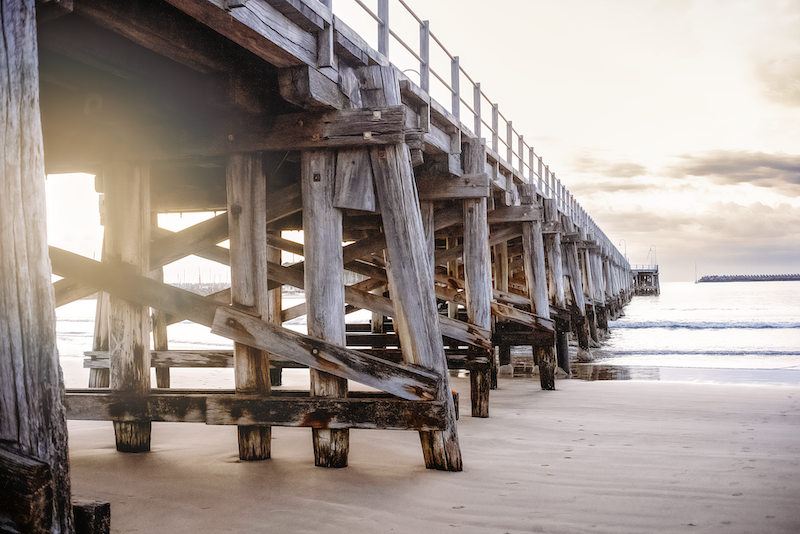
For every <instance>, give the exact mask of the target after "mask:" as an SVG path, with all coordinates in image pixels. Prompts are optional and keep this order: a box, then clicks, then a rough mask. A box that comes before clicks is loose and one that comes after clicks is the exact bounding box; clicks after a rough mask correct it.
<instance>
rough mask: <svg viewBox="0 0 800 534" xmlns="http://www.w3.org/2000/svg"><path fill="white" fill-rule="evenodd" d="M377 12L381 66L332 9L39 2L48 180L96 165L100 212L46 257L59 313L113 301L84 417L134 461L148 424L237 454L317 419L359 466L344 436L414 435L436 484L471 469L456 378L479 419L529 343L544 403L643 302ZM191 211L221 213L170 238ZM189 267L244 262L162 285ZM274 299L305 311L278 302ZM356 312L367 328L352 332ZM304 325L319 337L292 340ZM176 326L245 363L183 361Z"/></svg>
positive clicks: (215, 354) (94, 356)
mask: <svg viewBox="0 0 800 534" xmlns="http://www.w3.org/2000/svg"><path fill="white" fill-rule="evenodd" d="M45 4H49V5H50V6H49V8H47V9H45V8H44V6H45ZM54 5H57V6H58V9H55V8H54V7H53V6H54ZM379 5H380V12H381V13H380V16H379V17H377V18H378V19H380V21H381V23H380V33H379V35H380V36H381V39H380V40H379V42H380V43H381V45H380V47H379V50H373V49H372V48H371V47H370V46H369V45H367V44H366V43H365V42H364V41H363V39H362V38H361V37H360V36H359V35H358V33H356V32H355V31H353V30H352V29H350V28H349V27H347V25H346V24H345V23H344V22H342V21H341V20H339V19H338V18H336V16H335V15H334V14H333V13H332V11H331V8H330V6H329V5H328V3H325V2H317V1H316V0H299V1H294V0H292V1H288V0H250V1H249V2H242V3H233V4H232V3H230V2H228V3H223V4H220V3H218V2H212V1H210V0H193V1H185V0H165V1H152V2H130V3H114V2H102V1H100V0H73V1H72V2H71V3H68V2H63V3H62V2H53V1H50V2H44V1H42V2H41V6H42V7H43V9H42V13H45V12H47V14H48V16H47V17H46V19H45V18H43V19H42V20H43V25H42V27H41V29H40V31H39V39H40V42H42V43H43V47H44V50H43V52H42V58H43V61H42V67H41V69H42V72H43V73H44V74H45V75H46V76H45V77H46V79H47V84H46V85H45V87H44V88H43V91H42V94H43V104H42V109H43V110H44V111H43V116H44V119H43V120H44V124H45V128H44V132H45V140H46V146H47V147H48V151H47V153H45V162H46V164H47V170H48V172H53V173H55V172H68V171H69V172H72V171H84V172H92V173H94V174H96V175H97V176H98V178H97V185H98V187H99V188H100V189H101V190H102V191H103V192H104V195H105V216H104V218H105V226H106V229H105V230H106V244H107V247H106V249H105V252H104V255H103V258H102V261H101V262H94V261H92V260H88V259H86V258H81V257H77V256H75V255H73V254H70V253H67V252H65V251H61V250H58V249H52V250H51V258H52V262H53V266H54V271H55V272H56V273H58V274H61V275H63V276H64V277H65V278H64V280H60V281H59V282H57V283H56V284H55V293H56V303H57V304H59V305H61V304H65V303H67V302H70V301H72V300H74V299H77V298H82V297H84V296H87V295H89V294H91V293H92V292H94V291H96V290H101V291H104V292H107V293H108V294H109V295H110V297H109V304H108V305H106V304H105V301H104V300H103V298H100V299H99V300H98V306H97V309H98V313H97V328H96V335H95V341H94V344H93V347H91V348H92V349H93V350H91V351H88V354H87V356H88V358H87V360H86V365H87V366H88V367H90V368H91V369H92V371H91V378H90V384H89V385H90V389H88V390H81V391H72V392H69V393H68V397H67V399H68V409H69V412H68V413H69V416H70V417H73V418H83V419H94V420H111V421H113V422H114V426H115V429H116V430H117V444H118V448H119V449H120V450H122V451H131V452H133V451H143V450H148V448H149V439H150V432H149V430H150V428H151V423H152V422H153V421H186V422H189V421H192V422H205V423H207V424H228V425H236V426H237V427H238V428H239V432H238V436H239V454H240V458H242V459H247V460H263V459H267V458H269V457H270V455H271V451H270V428H271V427H272V426H274V425H286V426H304V427H309V428H311V429H312V432H311V434H312V439H313V442H314V451H315V453H314V454H315V463H316V464H317V465H320V466H327V467H343V466H345V465H347V461H348V458H347V457H348V448H349V429H350V428H393V429H404V430H416V431H419V432H420V439H421V443H422V448H423V457H424V460H425V464H426V466H427V467H429V468H436V469H442V470H450V471H458V470H460V469H462V459H461V451H460V446H459V439H458V438H459V437H458V431H457V422H456V419H457V413H456V408H455V405H454V400H453V395H452V393H451V391H450V388H449V383H448V376H449V372H448V371H449V370H456V369H466V370H468V372H469V374H470V382H471V386H472V387H471V412H472V415H473V416H475V417H487V416H489V415H490V395H489V392H490V389H491V388H492V387H497V386H498V383H497V377H496V363H497V362H496V356H495V349H497V352H498V354H499V363H500V364H501V365H508V364H510V363H512V359H511V347H512V346H514V345H522V346H528V347H530V348H531V351H532V354H533V359H534V361H535V362H536V364H537V365H538V368H539V374H540V384H541V387H542V388H544V389H548V390H550V389H554V388H555V384H556V380H555V378H556V371H557V367H561V368H562V369H563V370H564V371H566V372H567V373H569V371H570V362H569V354H568V337H569V336H570V335H572V332H574V333H575V335H576V337H577V338H578V342H579V345H580V348H581V349H582V351H588V350H589V348H590V347H591V345H592V343H593V341H592V340H594V342H595V343H596V342H598V341H599V340H600V339H601V338H602V335H603V334H602V332H603V330H604V329H606V328H607V319H606V318H607V317H611V318H614V317H616V315H617V314H618V313H619V312H620V310H621V306H622V305H624V303H625V302H627V299H628V298H629V296H630V276H629V266H628V265H627V262H625V261H624V259H622V258H621V256H620V255H619V253H618V251H616V249H615V248H614V247H613V246H612V245H611V244H610V242H609V240H608V239H607V238H606V237H605V236H604V235H603V234H602V232H600V231H599V228H597V227H596V226H595V225H594V223H593V221H591V219H590V218H589V217H588V215H587V214H586V213H585V212H584V211H583V210H582V208H580V206H579V205H578V204H577V202H576V201H575V200H574V198H572V196H571V195H570V194H569V192H568V191H567V190H566V188H565V187H564V186H563V185H562V184H561V182H560V181H559V180H557V179H556V177H555V175H554V174H553V173H552V172H551V171H550V169H549V166H547V165H544V164H543V162H542V159H541V157H539V156H537V155H536V154H535V153H534V151H533V148H532V147H530V146H528V145H527V144H526V143H525V141H524V139H523V137H522V136H521V135H519V134H518V133H517V131H516V130H515V129H514V127H513V125H512V123H511V121H510V120H508V119H506V118H505V117H503V116H502V115H501V114H500V112H499V106H498V105H497V104H494V103H491V102H489V104H490V109H491V114H492V120H491V126H490V127H489V130H490V132H489V133H486V132H483V131H482V128H483V126H484V125H485V126H487V127H488V123H484V122H483V119H482V117H481V115H480V109H481V105H482V103H483V105H485V102H483V101H484V100H486V97H485V95H484V94H483V93H482V91H481V90H480V86H479V85H478V84H475V85H474V86H473V91H472V96H473V102H472V104H471V107H470V106H467V107H469V108H470V109H471V110H472V111H473V115H474V116H473V119H474V120H473V121H470V122H471V124H469V125H467V124H465V123H464V122H462V118H461V111H462V104H464V103H465V101H464V96H463V95H462V94H461V92H460V87H461V85H460V83H461V79H462V77H463V76H462V75H463V74H464V71H463V69H462V68H461V67H460V62H459V60H458V58H455V57H451V59H452V72H451V73H450V84H449V85H448V86H447V89H448V90H449V91H451V93H452V99H451V102H450V103H449V104H450V107H449V108H445V107H444V106H442V105H441V104H439V103H438V102H436V101H435V100H434V99H432V98H431V96H430V92H431V87H430V84H431V83H433V82H434V80H435V79H439V80H441V79H442V78H441V77H440V76H439V75H435V76H431V74H436V73H435V72H434V71H433V70H432V69H431V65H429V64H428V57H429V56H428V55H429V52H430V50H429V48H430V47H431V46H432V44H433V40H432V37H431V34H430V28H429V27H427V25H423V26H422V27H421V32H420V37H421V42H420V50H419V58H420V59H421V64H420V71H419V73H420V75H419V82H420V83H419V84H415V83H414V82H413V81H412V80H411V79H409V78H408V77H406V76H405V75H404V74H403V72H401V71H400V70H399V69H398V68H396V67H395V66H393V65H391V64H390V62H389V58H388V52H389V48H388V40H389V37H390V35H391V34H390V32H389V12H388V2H383V1H382V2H380V4H379ZM50 8H53V9H50ZM445 52H446V51H445ZM448 54H449V52H448ZM445 85H447V83H445ZM503 123H505V124H503ZM501 144H503V145H505V150H502V149H501ZM183 211H223V212H224V213H222V214H221V215H216V216H215V217H213V218H211V219H209V220H207V221H205V222H203V223H199V224H197V225H195V226H193V227H191V228H188V229H186V230H183V231H180V232H175V233H173V232H169V231H166V230H164V229H161V228H158V226H157V220H158V219H157V214H158V213H170V212H172V213H175V212H183ZM285 230H303V232H304V243H303V244H298V243H294V242H291V241H288V240H286V239H284V238H283V237H282V235H281V233H282V232H283V231H285ZM226 239H230V249H226V248H223V247H221V246H219V244H220V243H221V242H223V241H224V240H226ZM346 242H347V243H348V244H347V245H344V243H346ZM281 251H287V252H291V253H293V254H298V255H302V256H303V257H304V261H303V262H301V263H297V264H294V265H282V264H281V261H280V254H281ZM492 252H493V254H494V261H492ZM191 254H195V255H197V256H200V257H203V258H207V259H210V260H212V261H216V262H218V263H220V264H222V265H228V266H230V269H231V287H230V288H229V289H226V290H224V291H220V292H218V293H216V294H214V295H211V296H208V297H201V296H199V295H194V294H191V293H188V292H185V291H182V290H179V289H177V288H174V287H172V286H169V285H168V284H165V283H164V282H163V278H161V275H160V272H161V271H160V270H161V268H162V267H163V266H164V265H167V264H169V263H171V262H173V261H176V260H178V259H180V258H183V257H186V256H188V255H191ZM344 271H350V272H352V273H356V274H358V275H360V276H361V277H362V278H363V279H362V280H361V281H359V282H358V283H354V284H352V285H345V281H344V280H345V277H344V275H343V273H344ZM148 277H149V278H148ZM283 286H291V287H294V288H297V289H300V290H303V291H305V297H306V301H305V302H304V303H303V304H300V305H297V306H294V307H292V308H290V309H286V310H281V302H280V295H281V288H282V287H283ZM357 308H358V309H365V310H368V311H370V312H372V314H373V315H372V317H373V318H372V321H371V324H370V325H350V326H349V329H348V327H347V326H346V324H345V314H346V313H347V312H349V311H351V310H353V309H357ZM150 310H152V321H151V319H150V317H151V315H150ZM302 315H306V316H307V325H308V334H307V335H300V334H297V333H295V332H292V331H289V330H288V329H284V328H282V326H281V323H282V322H283V321H287V320H290V319H293V318H297V317H300V316H302ZM180 320H190V321H194V322H196V323H199V324H202V325H205V326H207V327H209V328H210V329H211V331H212V332H213V333H215V334H219V335H222V336H225V337H227V338H229V339H230V340H231V341H232V342H233V350H227V351H174V350H170V347H169V346H168V342H167V336H166V329H167V325H168V324H174V323H175V322H176V321H180ZM151 322H152V333H153V345H152V352H151V346H150V340H149V337H148V336H149V332H150V329H151ZM583 354H586V352H584V353H583ZM151 366H154V367H156V377H157V386H158V388H156V389H153V390H151V388H150V374H149V373H150V367H151ZM179 366H198V367H214V366H218V367H233V368H234V376H235V380H234V384H233V387H234V389H233V390H232V391H227V392H218V391H193V392H191V393H187V392H179V391H174V390H170V389H169V368H170V367H179ZM284 367H304V368H309V372H310V376H311V383H310V386H309V389H308V390H307V391H301V392H292V391H286V390H284V389H280V388H278V386H279V385H280V372H281V369H282V368H284ZM109 369H110V372H109V371H108V370H109ZM109 374H110V380H109V379H107V378H106V377H108V376H109ZM349 380H353V381H357V382H360V383H363V384H365V385H368V386H371V387H374V388H376V389H377V390H379V391H380V392H381V393H374V394H373V393H369V394H362V393H354V392H351V391H349V386H348V381H349ZM109 383H110V387H104V386H108V385H109ZM273 386H275V387H274V388H273ZM101 388H102V389H101Z"/></svg>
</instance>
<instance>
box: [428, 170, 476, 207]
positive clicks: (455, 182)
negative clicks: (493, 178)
mask: <svg viewBox="0 0 800 534" xmlns="http://www.w3.org/2000/svg"><path fill="white" fill-rule="evenodd" d="M417 191H418V193H419V198H420V200H424V201H434V200H451V199H459V198H488V197H489V196H490V195H491V191H490V189H489V176H488V175H486V174H483V173H479V174H462V175H461V176H457V177H453V178H450V177H445V176H431V175H428V176H425V177H420V178H417Z"/></svg>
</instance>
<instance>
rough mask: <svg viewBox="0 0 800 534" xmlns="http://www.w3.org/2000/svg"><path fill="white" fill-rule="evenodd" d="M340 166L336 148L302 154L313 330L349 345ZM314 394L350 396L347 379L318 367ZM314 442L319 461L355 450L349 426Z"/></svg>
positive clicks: (324, 432)
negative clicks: (337, 202) (338, 203)
mask: <svg viewBox="0 0 800 534" xmlns="http://www.w3.org/2000/svg"><path fill="white" fill-rule="evenodd" d="M335 169H336V155H335V154H334V153H333V151H324V150H321V151H304V152H302V154H301V156H300V181H301V184H302V188H303V232H304V246H303V251H304V256H305V262H304V287H305V292H306V308H307V325H308V333H309V335H311V336H313V337H315V338H318V339H323V340H325V341H328V342H330V343H333V344H335V345H339V346H344V344H345V320H344V303H345V298H344V278H343V267H342V246H341V243H342V213H341V211H339V210H338V209H337V208H335V207H334V193H335V185H334V172H335ZM311 394H312V396H315V397H340V398H341V397H346V396H347V380H345V379H342V378H339V377H336V376H334V375H329V374H327V373H323V372H320V371H317V370H315V369H312V370H311ZM313 442H314V463H315V465H317V466H320V467H345V466H347V456H348V452H349V449H350V434H349V432H348V430H347V429H321V428H319V429H314V431H313Z"/></svg>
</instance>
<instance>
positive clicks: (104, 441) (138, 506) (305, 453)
mask: <svg viewBox="0 0 800 534" xmlns="http://www.w3.org/2000/svg"><path fill="white" fill-rule="evenodd" d="M450 380H451V386H452V387H453V388H454V389H456V390H457V391H459V393H460V394H461V395H462V399H465V398H468V395H469V378H468V377H462V376H456V377H451V379H450ZM556 388H557V389H556V391H542V390H541V389H540V387H539V384H538V380H530V379H515V378H501V379H500V388H499V389H498V390H494V391H492V393H491V396H492V401H491V408H490V417H489V418H488V419H479V418H473V417H470V415H469V406H468V405H469V402H462V403H461V409H460V411H461V419H460V420H459V422H458V428H459V439H460V442H461V448H462V452H463V455H464V471H463V472H462V473H444V472H438V471H430V470H426V469H425V468H424V463H423V460H422V452H421V449H420V447H419V438H418V436H417V435H416V432H397V431H394V432H393V431H376V430H357V431H351V456H350V461H349V467H347V468H344V469H324V468H317V467H314V459H313V452H312V447H311V437H310V436H311V432H310V431H309V430H308V429H302V428H278V427H276V428H274V429H273V436H274V440H273V458H272V459H271V460H267V461H263V462H254V463H248V462H240V461H239V460H238V457H237V445H236V429H235V427H227V426H226V427H219V426H216V427H215V426H206V425H202V424H188V423H154V424H153V449H152V452H150V453H141V454H123V453H118V452H116V450H115V449H114V437H113V430H112V427H111V424H110V423H108V422H94V421H70V422H69V432H70V455H71V460H70V461H71V465H72V477H73V493H74V494H75V495H78V496H80V497H83V498H92V499H102V500H108V501H110V502H111V503H112V504H111V510H112V511H111V525H112V532H116V533H123V532H135V531H147V532H172V533H182V532H186V533H189V532H192V533H196V532H223V531H231V532H264V531H270V532H321V531H325V532H330V533H339V532H342V533H344V532H347V533H350V532H395V533H405V532H408V533H411V532H432V533H439V532H468V533H486V532H488V533H498V534H502V533H512V532H548V533H574V532H588V531H591V532H600V533H608V534H612V533H613V534H624V533H640V532H648V533H659V532H664V533H668V532H669V533H671V532H683V531H693V532H698V531H701V530H702V531H703V532H720V533H722V532H725V533H742V534H744V533H752V532H771V533H787V534H788V533H794V532H798V531H800V509H798V507H797V506H796V503H797V502H798V500H800V442H798V441H797V439H796V438H797V436H798V435H800V387H794V386H786V387H772V388H765V387H760V388H753V387H748V386H742V385H719V386H715V387H713V388H708V387H701V386H700V385H698V384H691V383H674V382H659V383H646V382H644V381H635V380H631V381H605V382H601V381H597V382H589V381H584V380H559V381H558V382H557V385H556ZM121 481H124V483H123V484H120V482H121Z"/></svg>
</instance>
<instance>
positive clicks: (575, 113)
mask: <svg viewBox="0 0 800 534" xmlns="http://www.w3.org/2000/svg"><path fill="white" fill-rule="evenodd" d="M346 1H349V0H335V2H336V3H335V4H334V10H336V9H337V7H339V5H338V4H343V3H344V2H346ZM405 1H406V3H407V4H408V5H409V7H411V9H412V10H414V11H415V12H416V13H417V15H418V16H419V17H420V18H421V19H423V20H429V21H430V30H431V32H432V33H433V34H434V35H435V36H436V37H437V38H438V39H439V40H440V41H442V42H443V43H444V45H445V46H446V47H447V49H448V51H449V52H450V54H452V55H455V56H459V61H460V65H461V67H462V68H463V69H464V70H466V71H467V72H468V73H469V75H470V77H471V78H472V79H473V80H474V81H476V82H480V83H481V89H482V90H483V92H484V93H486V94H487V95H488V96H489V98H490V99H491V100H492V101H493V102H495V103H497V104H498V105H499V108H500V111H501V113H503V115H505V116H506V117H507V118H509V119H511V120H512V121H513V124H514V128H515V129H516V130H518V131H519V133H521V134H523V135H524V137H525V140H526V142H528V143H529V144H531V145H532V146H533V147H534V149H535V151H536V153H537V154H538V155H540V156H542V157H543V159H544V160H545V162H546V163H547V164H548V165H549V166H550V169H551V170H553V171H555V172H556V175H557V176H558V178H559V179H560V180H561V181H562V183H563V184H564V185H565V186H566V187H567V188H568V189H569V190H570V191H571V192H572V193H573V195H575V197H576V198H577V200H578V201H579V202H580V204H581V205H582V206H583V207H584V208H585V209H586V211H587V212H588V213H589V214H590V216H591V217H592V218H593V219H594V221H595V222H596V223H597V224H598V225H599V226H600V228H601V229H602V230H603V231H604V232H605V233H606V235H607V236H608V237H609V239H610V240H611V241H612V242H614V243H615V244H617V245H618V248H619V249H620V250H621V251H622V252H623V253H625V252H627V256H628V258H629V260H630V262H631V263H632V264H649V263H650V262H652V261H653V260H654V259H656V260H657V261H658V264H659V267H660V272H661V277H662V280H664V281H681V280H687V281H689V280H693V279H694V270H695V263H696V264H697V273H698V275H699V276H702V275H704V274H760V273H764V274H785V273H800V1H798V0H663V1H662V0H558V1H556V0H492V1H491V2H489V1H485V0H483V1H481V0H405ZM366 3H367V5H370V4H369V3H368V2H366ZM373 4H374V3H373ZM392 9H394V10H395V11H392ZM400 11H401V8H399V5H398V4H397V3H396V2H394V1H392V2H391V3H390V20H391V21H392V25H394V23H395V20H396V19H398V18H401V17H402V15H403V14H402V13H399V14H397V13H396V12H400ZM345 20H346V22H347V20H348V19H345ZM354 20H355V19H354ZM415 31H416V29H415V28H412V31H410V32H408V33H407V34H405V35H400V36H401V38H402V39H403V40H405V41H406V42H407V43H409V44H411V43H415V42H416V39H418V37H416V34H415V33H414V32H415ZM399 48H400V46H399V45H396V44H395V43H391V44H390V57H391V56H392V52H394V51H396V50H397V49H399ZM432 54H433V53H432ZM411 66H413V65H411ZM432 67H433V68H434V69H435V70H437V71H439V72H441V73H446V74H447V75H446V76H443V77H444V78H445V79H449V66H448V65H447V64H444V63H440V64H439V65H436V64H435V63H434V64H432ZM410 75H413V73H410ZM464 83H465V82H464V81H462V82H461V84H462V88H461V89H462V92H464V91H465V88H464ZM466 90H467V91H470V89H469V88H467V89H466ZM469 94H471V93H468V95H469ZM469 99H471V97H469V98H468V100H469ZM483 107H484V109H485V108H486V104H484V105H483ZM462 120H464V122H469V121H467V120H465V118H464V112H463V111H462ZM501 128H502V126H501ZM484 133H485V132H484ZM501 150H502V149H501ZM623 240H624V241H623Z"/></svg>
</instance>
